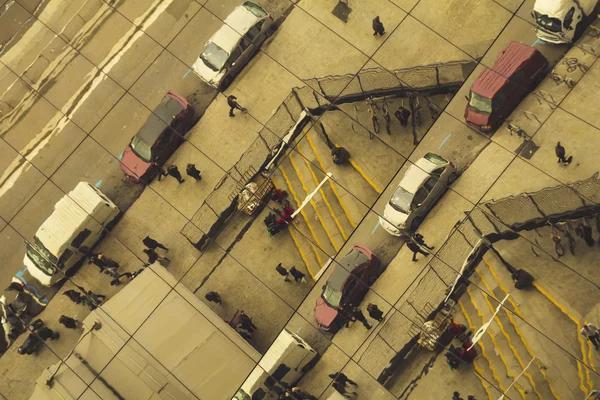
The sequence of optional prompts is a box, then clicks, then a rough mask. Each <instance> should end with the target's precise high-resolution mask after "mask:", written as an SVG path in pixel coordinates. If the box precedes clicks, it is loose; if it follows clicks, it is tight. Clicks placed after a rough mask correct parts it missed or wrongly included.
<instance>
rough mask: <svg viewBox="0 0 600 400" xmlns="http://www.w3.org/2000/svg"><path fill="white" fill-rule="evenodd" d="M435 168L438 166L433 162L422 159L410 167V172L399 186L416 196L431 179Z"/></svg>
mask: <svg viewBox="0 0 600 400" xmlns="http://www.w3.org/2000/svg"><path fill="white" fill-rule="evenodd" d="M435 167H437V165H435V164H434V163H432V162H431V161H427V160H426V159H425V158H420V159H419V160H418V161H417V162H416V163H415V164H413V165H411V166H410V167H408V170H407V171H406V173H405V174H404V178H402V180H401V181H400V184H399V185H398V186H401V187H403V188H404V189H405V190H406V191H408V192H410V193H413V194H414V193H415V192H416V191H417V190H418V189H419V187H420V186H421V183H423V182H424V181H425V179H427V178H429V174H430V173H431V171H433V170H434V169H435Z"/></svg>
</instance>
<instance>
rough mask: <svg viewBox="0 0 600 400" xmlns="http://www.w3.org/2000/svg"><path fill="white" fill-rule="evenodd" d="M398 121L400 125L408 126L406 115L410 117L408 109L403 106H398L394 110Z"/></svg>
mask: <svg viewBox="0 0 600 400" xmlns="http://www.w3.org/2000/svg"><path fill="white" fill-rule="evenodd" d="M394 115H395V116H396V118H398V121H400V125H402V126H404V127H406V126H408V117H410V111H408V110H407V109H406V108H404V107H403V106H400V107H398V109H397V110H396V111H395V112H394Z"/></svg>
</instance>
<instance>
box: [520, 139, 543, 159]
mask: <svg viewBox="0 0 600 400" xmlns="http://www.w3.org/2000/svg"><path fill="white" fill-rule="evenodd" d="M539 148H540V146H538V145H537V144H535V143H534V142H533V141H532V140H529V141H527V142H523V143H521V145H520V146H519V147H518V148H517V151H516V153H517V154H519V155H520V156H521V157H523V158H526V159H528V160H530V159H531V157H533V155H534V154H535V152H536V151H538V149H539Z"/></svg>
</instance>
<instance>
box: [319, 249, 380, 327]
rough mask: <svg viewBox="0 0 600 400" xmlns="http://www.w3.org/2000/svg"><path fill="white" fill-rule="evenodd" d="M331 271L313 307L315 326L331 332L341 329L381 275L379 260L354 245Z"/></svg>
mask: <svg viewBox="0 0 600 400" xmlns="http://www.w3.org/2000/svg"><path fill="white" fill-rule="evenodd" d="M334 268H335V269H334V270H333V273H332V274H331V276H330V277H329V279H328V280H327V283H326V284H325V285H324V286H323V293H322V294H321V297H319V299H318V300H317V304H316V306H315V320H316V321H317V325H319V327H320V328H321V329H323V330H326V331H330V332H336V331H337V330H338V329H340V328H341V327H342V325H343V324H344V323H345V322H346V318H347V313H349V312H350V311H352V307H354V306H358V305H359V304H360V302H361V301H362V299H363V298H364V297H365V295H366V294H367V291H368V290H369V286H371V285H372V284H373V283H374V282H375V280H377V278H378V277H379V275H381V273H382V272H383V271H382V269H381V261H379V258H378V257H377V256H376V255H375V254H373V252H371V250H369V249H367V248H366V247H364V246H362V245H360V244H355V245H354V248H353V249H352V250H350V252H349V253H348V254H347V255H346V256H345V257H344V258H342V260H341V261H340V262H339V264H336V265H335V267H334ZM341 310H342V311H345V312H340V311H341ZM344 314H346V315H344Z"/></svg>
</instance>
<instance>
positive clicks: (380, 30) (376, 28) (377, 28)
mask: <svg viewBox="0 0 600 400" xmlns="http://www.w3.org/2000/svg"><path fill="white" fill-rule="evenodd" d="M373 32H374V33H373V36H375V35H379V36H383V34H384V33H385V27H384V26H383V23H382V22H381V21H380V20H379V15H378V16H376V17H375V18H373Z"/></svg>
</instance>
